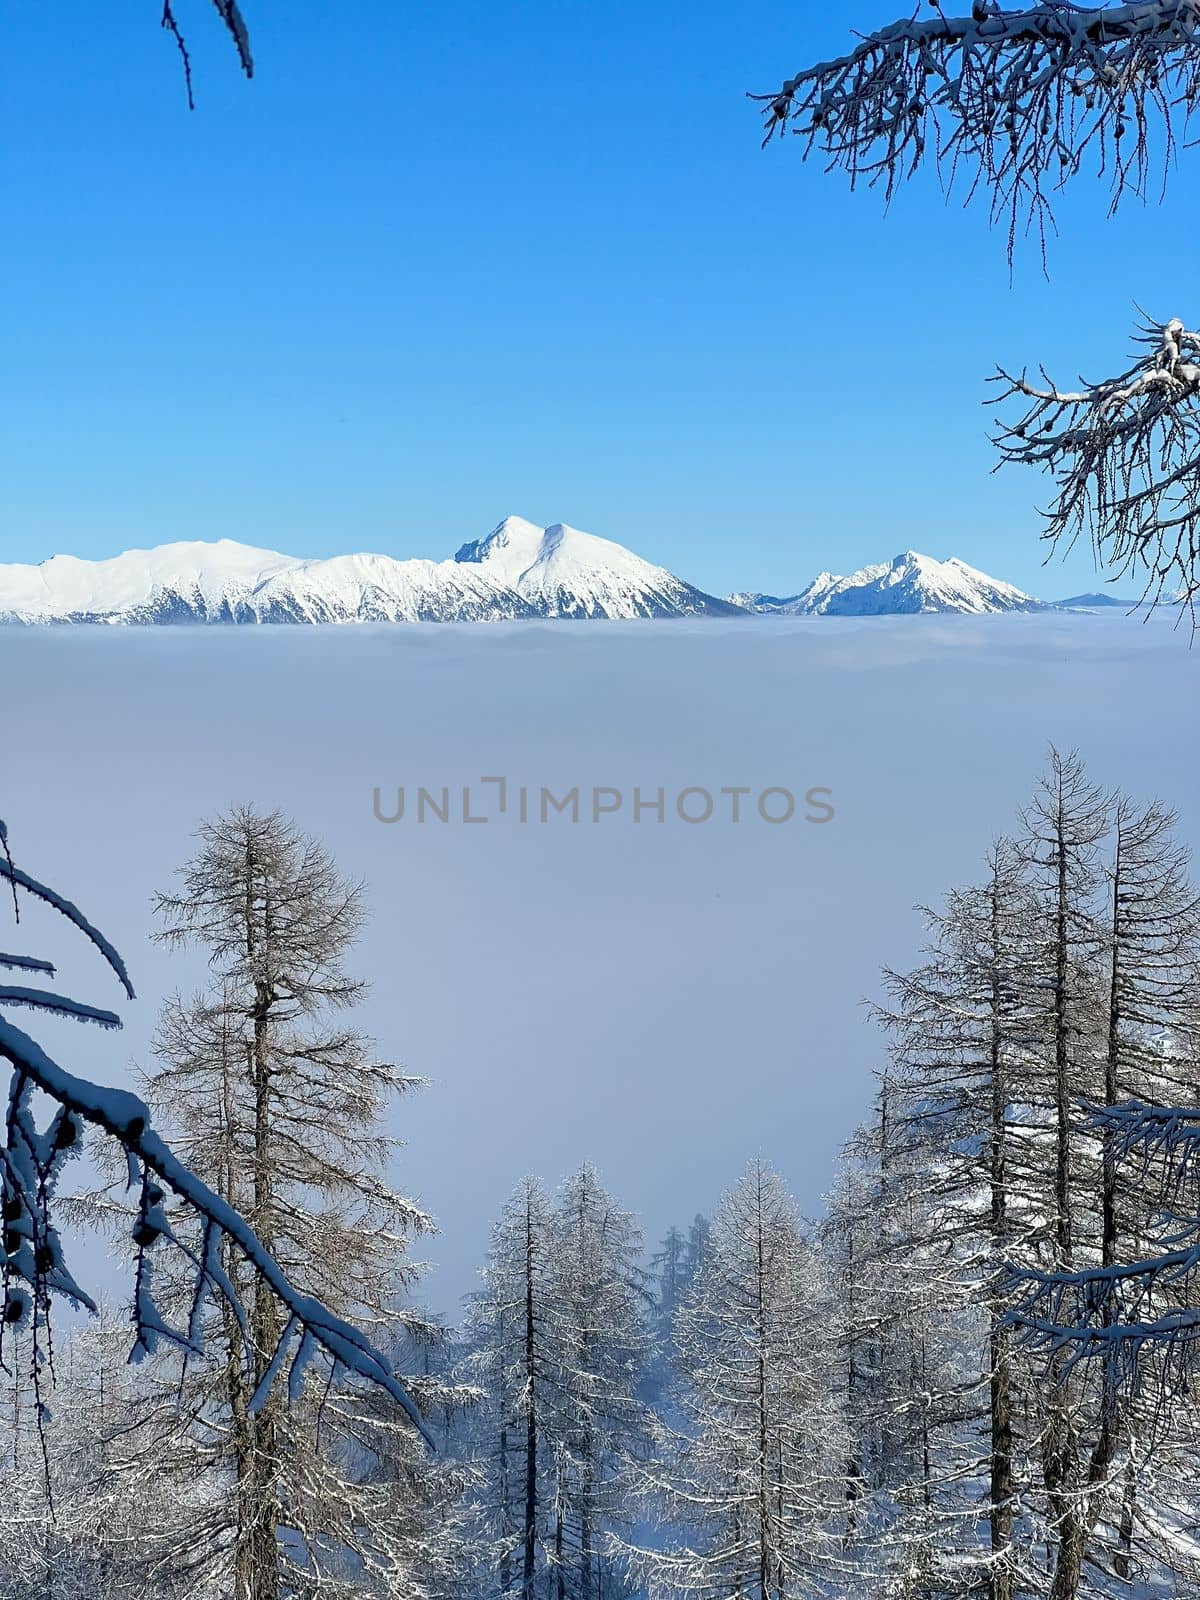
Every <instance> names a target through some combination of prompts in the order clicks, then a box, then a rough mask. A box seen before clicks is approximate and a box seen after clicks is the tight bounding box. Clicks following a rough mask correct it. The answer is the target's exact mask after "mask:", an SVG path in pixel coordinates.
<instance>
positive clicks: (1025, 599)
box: [730, 550, 1053, 617]
mask: <svg viewBox="0 0 1200 1600" xmlns="http://www.w3.org/2000/svg"><path fill="white" fill-rule="evenodd" d="M730 599H731V600H732V601H733V603H734V604H735V605H740V606H744V607H746V608H747V609H748V610H750V611H755V612H758V613H759V614H760V615H774V616H785V617H813V616H819V617H880V616H906V615H912V614H918V613H928V612H938V611H959V612H967V613H970V614H973V615H982V614H984V613H988V612H995V611H1046V610H1050V609H1053V608H1052V607H1050V606H1048V605H1047V604H1046V602H1045V601H1042V600H1035V599H1034V598H1033V597H1032V596H1031V595H1027V594H1025V593H1024V592H1023V591H1022V590H1020V589H1017V588H1014V587H1013V585H1012V584H1011V583H1002V582H1001V581H1000V580H999V579H998V578H989V577H988V575H987V573H986V572H977V571H976V570H975V568H974V567H968V566H967V565H966V563H965V562H963V561H959V560H958V559H957V557H951V559H950V560H949V561H934V560H933V559H932V557H930V556H923V555H919V554H918V553H917V552H916V551H915V550H906V551H905V552H904V553H903V555H898V556H897V557H896V559H895V560H894V561H885V562H881V563H879V564H878V565H876V566H870V567H862V568H861V569H860V570H859V571H858V572H854V573H851V575H850V576H849V577H848V578H839V577H836V576H835V575H834V574H833V573H832V572H822V573H820V574H819V576H817V577H815V578H814V579H813V580H812V582H811V583H810V584H808V585H807V587H805V588H803V589H801V590H800V592H799V594H794V595H789V596H784V597H780V596H778V595H767V594H735V595H731V596H730Z"/></svg>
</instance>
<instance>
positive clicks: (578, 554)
mask: <svg viewBox="0 0 1200 1600" xmlns="http://www.w3.org/2000/svg"><path fill="white" fill-rule="evenodd" d="M454 559H455V561H457V562H460V563H462V564H463V565H464V566H467V567H470V566H477V567H478V568H480V569H481V570H482V571H483V572H485V573H487V575H488V576H489V577H490V578H492V579H494V580H495V581H496V582H497V583H501V584H504V585H506V586H507V587H509V588H511V589H515V590H516V591H517V593H518V594H520V595H522V596H523V597H524V598H525V599H526V600H528V601H529V602H530V604H531V605H533V606H534V607H535V608H536V609H537V612H538V614H539V615H540V616H546V617H711V616H732V615H736V614H737V612H738V610H739V609H740V608H739V607H738V606H736V605H734V604H732V603H730V602H729V601H726V600H717V599H715V598H714V597H713V596H712V595H709V594H704V593H702V592H701V591H700V590H699V589H694V588H693V587H692V585H691V584H690V583H684V582H683V580H682V579H680V578H677V577H675V576H674V574H673V573H670V572H668V571H667V570H666V569H665V567H655V566H651V564H650V563H649V562H648V561H643V560H642V558H641V557H640V556H635V555H634V553H633V552H632V550H626V549H625V547H624V546H623V545H619V544H613V543H612V541H611V540H609V539H599V538H597V537H596V535H595V534H592V533H581V532H580V531H579V529H578V528H569V527H567V526H566V525H565V524H563V523H561V522H557V523H555V524H553V526H551V527H549V528H539V527H538V526H537V524H536V523H533V522H526V521H525V520H524V518H523V517H506V518H505V520H504V521H503V522H502V523H501V524H500V526H499V527H498V528H495V529H493V530H492V532H491V533H489V534H488V536H487V538H486V539H479V540H476V541H475V542H474V543H472V544H465V545H463V547H462V549H461V550H459V552H458V554H457V555H456V556H455V558H454Z"/></svg>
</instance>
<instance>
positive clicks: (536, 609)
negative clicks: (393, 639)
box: [0, 517, 731, 623]
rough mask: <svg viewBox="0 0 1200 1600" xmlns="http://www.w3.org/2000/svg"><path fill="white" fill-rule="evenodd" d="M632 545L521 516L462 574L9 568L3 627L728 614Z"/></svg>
mask: <svg viewBox="0 0 1200 1600" xmlns="http://www.w3.org/2000/svg"><path fill="white" fill-rule="evenodd" d="M730 610H731V608H730V607H729V606H728V605H727V604H726V602H724V601H722V600H715V599H713V598H712V597H711V596H708V595H704V594H701V593H700V591H699V590H697V589H694V588H692V586H691V585H690V584H687V583H684V582H683V581H682V580H681V579H679V578H676V577H675V576H674V575H673V574H672V573H670V572H667V571H666V570H665V569H664V568H662V567H656V566H653V565H651V563H650V562H648V561H643V560H642V559H641V557H640V556H636V555H634V553H633V552H632V551H631V550H627V549H625V547H624V546H623V545H619V544H614V543H613V542H612V541H611V540H609V539H599V538H596V537H595V536H594V535H592V534H587V533H580V532H578V530H576V529H574V528H568V527H566V526H565V525H563V524H561V523H556V524H555V525H554V526H553V527H550V528H539V527H537V526H535V524H533V523H531V522H526V521H524V520H523V519H522V518H520V517H509V518H507V519H506V520H505V521H504V522H502V523H501V524H500V525H499V527H497V528H496V529H495V530H494V531H493V532H492V533H491V534H489V535H488V536H487V538H485V539H481V540H478V541H476V542H474V543H472V544H467V545H464V546H463V547H462V549H460V550H459V552H458V555H457V557H456V558H455V559H454V560H453V561H429V560H423V559H414V560H405V561H399V560H396V559H394V558H393V557H391V556H386V555H369V554H359V555H344V556H334V557H332V558H330V559H328V560H302V559H300V558H299V557H296V556H288V555H281V554H280V553H279V552H278V551H274V550H258V549H255V548H254V547H253V546H250V545H243V544H238V543H236V542H235V541H233V540H231V539H220V540H217V541H216V542H215V543H212V544H207V543H202V542H200V543H186V544H165V545H160V546H158V547H157V548H156V549H153V550H127V551H126V552H125V553H124V554H123V555H119V556H114V557H112V558H111V559H110V560H106V561H83V560H80V559H79V558H78V557H75V556H52V557H51V558H50V560H48V561H44V562H42V563H41V565H40V566H27V565H14V566H2V565H0V621H4V620H9V621H16V622H23V623H45V622H109V623H175V622H205V623H208V622H301V623H313V622H480V621H484V622H495V621H516V620H520V619H522V618H526V617H537V616H548V617H612V618H630V617H669V616H693V615H705V614H710V613H711V614H715V615H722V616H723V615H728V614H729V612H730Z"/></svg>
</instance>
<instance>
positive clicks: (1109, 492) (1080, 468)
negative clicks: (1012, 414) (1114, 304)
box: [991, 318, 1200, 608]
mask: <svg viewBox="0 0 1200 1600" xmlns="http://www.w3.org/2000/svg"><path fill="white" fill-rule="evenodd" d="M1136 343H1137V344H1138V345H1139V346H1140V347H1141V350H1142V352H1143V353H1142V354H1140V355H1139V357H1138V359H1137V360H1136V361H1135V362H1134V363H1133V365H1132V366H1131V367H1129V368H1128V369H1127V370H1125V371H1124V372H1122V373H1120V374H1119V375H1118V376H1117V377H1114V378H1108V379H1105V380H1104V381H1103V382H1101V383H1096V384H1086V383H1085V384H1083V385H1082V387H1080V388H1078V389H1074V390H1066V389H1059V388H1058V386H1057V385H1056V384H1055V383H1054V382H1053V381H1052V380H1051V379H1050V378H1049V376H1048V375H1047V374H1046V373H1045V372H1044V371H1043V372H1042V379H1043V382H1042V384H1040V385H1038V384H1033V383H1030V382H1029V379H1028V375H1027V374H1026V373H1024V372H1022V373H1021V374H1020V376H1015V375H1013V374H1012V373H1009V372H1006V371H1005V370H1004V369H1003V368H1001V369H1000V370H999V372H998V373H997V374H996V376H995V377H994V378H993V379H992V380H991V381H992V382H993V383H998V384H1000V385H1001V386H1002V392H1001V393H1000V394H999V395H998V396H997V397H996V398H995V400H994V401H993V402H992V404H995V405H1001V404H1004V403H1005V402H1006V401H1008V400H1010V399H1013V398H1014V397H1019V398H1020V399H1021V400H1022V401H1023V402H1024V403H1025V408H1024V410H1023V411H1022V413H1021V414H1020V416H1019V419H1018V420H1017V421H1016V422H1014V423H1010V424H1006V423H1002V424H1000V425H999V426H998V427H997V430H996V433H995V440H994V442H995V444H996V447H997V449H998V450H999V451H1000V456H1001V463H1000V464H1001V465H1008V464H1010V463H1017V464H1019V465H1022V466H1032V467H1039V468H1041V470H1042V471H1044V472H1047V473H1049V474H1050V475H1051V477H1052V478H1053V481H1054V489H1055V492H1054V498H1053V500H1052V502H1051V504H1050V508H1049V510H1048V511H1047V512H1046V513H1045V516H1046V528H1045V530H1044V532H1043V538H1045V539H1047V540H1049V542H1050V544H1051V545H1052V546H1053V547H1054V548H1056V549H1057V548H1058V547H1059V546H1060V545H1062V546H1063V547H1065V549H1068V550H1069V549H1070V548H1071V547H1072V546H1073V545H1074V543H1075V541H1076V540H1077V539H1078V538H1079V536H1080V535H1081V534H1086V535H1087V537H1088V538H1089V540H1090V542H1091V545H1092V549H1093V551H1094V553H1095V556H1096V560H1097V561H1098V562H1099V563H1100V565H1102V566H1104V567H1108V568H1109V569H1110V570H1111V571H1113V572H1114V573H1120V574H1128V575H1131V576H1133V577H1135V578H1136V579H1137V581H1138V582H1139V583H1141V584H1142V586H1143V596H1142V597H1143V599H1144V600H1146V601H1148V602H1149V603H1150V604H1155V603H1156V602H1158V601H1159V600H1162V599H1164V598H1170V597H1173V590H1174V589H1175V588H1178V590H1179V598H1180V599H1181V600H1183V601H1184V602H1185V603H1186V604H1187V605H1188V606H1189V607H1193V608H1194V601H1195V598H1196V595H1197V592H1198V591H1200V333H1193V332H1191V331H1190V330H1189V329H1188V328H1186V327H1185V326H1184V324H1183V323H1182V322H1181V321H1180V320H1179V319H1178V318H1175V319H1173V320H1172V321H1170V322H1167V323H1161V324H1160V323H1153V322H1147V323H1145V324H1144V325H1143V327H1142V328H1141V329H1140V330H1139V332H1138V334H1137V336H1136Z"/></svg>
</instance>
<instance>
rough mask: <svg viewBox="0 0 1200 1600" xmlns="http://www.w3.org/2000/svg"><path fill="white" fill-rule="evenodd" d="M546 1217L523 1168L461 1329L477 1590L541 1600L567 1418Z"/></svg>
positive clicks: (551, 1553)
mask: <svg viewBox="0 0 1200 1600" xmlns="http://www.w3.org/2000/svg"><path fill="white" fill-rule="evenodd" d="M554 1249H555V1218H554V1210H553V1206H552V1204H551V1201H550V1197H549V1196H548V1195H547V1193H546V1190H545V1187H544V1186H543V1185H542V1184H541V1183H540V1182H539V1181H538V1180H537V1179H536V1178H526V1179H524V1180H523V1181H522V1183H521V1184H519V1185H518V1187H517V1190H516V1192H515V1193H514V1194H513V1196H512V1198H511V1199H510V1200H509V1202H508V1204H507V1205H506V1206H505V1208H504V1211H503V1212H502V1214H501V1216H500V1219H499V1221H498V1222H497V1223H496V1226H495V1228H494V1229H493V1231H492V1238H491V1245H490V1248H489V1251H488V1258H487V1264H486V1266H485V1268H484V1273H483V1287H482V1289H481V1290H480V1291H479V1293H478V1294H477V1295H476V1296H475V1298H474V1300H473V1302H472V1306H471V1311H470V1316H469V1318H468V1324H467V1331H466V1338H467V1342H468V1345H469V1352H470V1353H469V1356H468V1359H467V1363H466V1372H467V1375H468V1376H469V1378H470V1379H471V1380H472V1381H473V1382H474V1383H476V1384H477V1386H478V1388H479V1390H480V1391H481V1394H482V1397H483V1398H482V1400H481V1403H480V1405H479V1407H478V1408H477V1411H476V1413H475V1415H474V1417H473V1419H472V1444H473V1453H474V1456H475V1460H476V1462H477V1464H478V1468H479V1472H480V1479H481V1481H480V1484H479V1487H478V1490H477V1492H476V1494H475V1496H474V1503H473V1511H474V1517H475V1529H476V1545H477V1549H478V1553H479V1572H478V1578H477V1587H478V1592H479V1594H480V1596H481V1597H482V1600H507V1597H509V1596H519V1597H520V1600H551V1596H552V1595H553V1594H554V1588H553V1583H554V1579H555V1576H556V1573H555V1556H556V1544H557V1531H558V1502H557V1477H558V1463H559V1461H560V1459H561V1456H562V1453H563V1451H564V1450H565V1449H566V1445H567V1440H568V1435H569V1432H570V1427H571V1423H572V1417H571V1413H570V1409H569V1403H568V1398H567V1391H566V1387H565V1385H566V1379H567V1376H568V1372H569V1353H568V1352H569V1346H570V1341H571V1338H572V1330H571V1328H570V1326H569V1323H568V1319H567V1315H566V1310H565V1308H564V1307H563V1306H562V1305H561V1304H560V1302H559V1299H558V1296H557V1293H556V1288H555V1281H554Z"/></svg>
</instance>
